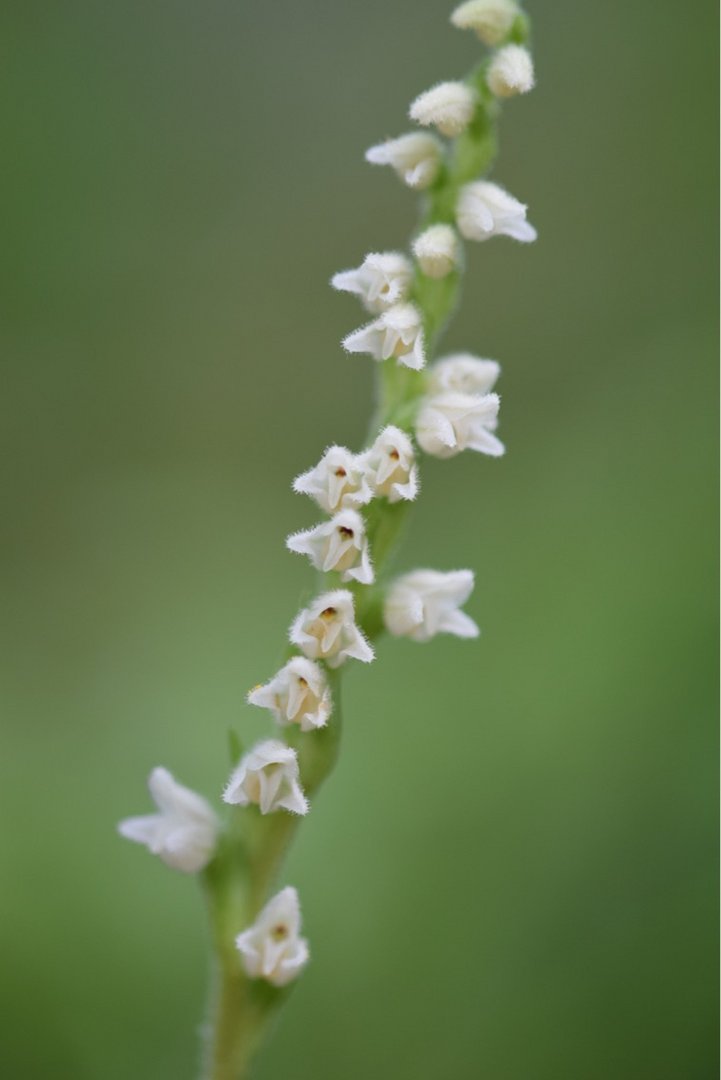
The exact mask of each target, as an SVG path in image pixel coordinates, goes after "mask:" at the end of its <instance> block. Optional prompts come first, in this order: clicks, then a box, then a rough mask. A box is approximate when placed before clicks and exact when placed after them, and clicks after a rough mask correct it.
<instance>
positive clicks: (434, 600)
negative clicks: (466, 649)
mask: <svg viewBox="0 0 721 1080" xmlns="http://www.w3.org/2000/svg"><path fill="white" fill-rule="evenodd" d="M472 591H473V573H472V571H471V570H453V571H451V572H450V573H447V574H444V573H441V572H440V571H438V570H414V571H413V572H412V573H410V574H405V575H404V576H403V577H401V578H398V579H397V580H396V581H394V582H393V583H392V585H391V586H390V588H389V590H388V595H387V597H386V602H385V609H384V617H385V624H386V626H387V627H388V629H389V630H390V632H391V634H395V635H396V636H398V637H409V638H412V639H413V641H430V639H431V638H432V637H435V635H436V634H455V635H456V637H460V638H474V637H478V634H479V630H478V627H477V626H476V624H475V623H474V621H473V619H471V618H470V616H468V615H466V613H465V612H464V611H460V610H459V608H460V607H461V605H462V604H465V602H466V600H467V599H468V597H469V596H470V595H471V593H472Z"/></svg>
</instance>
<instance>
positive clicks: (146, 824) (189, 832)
mask: <svg viewBox="0 0 721 1080" xmlns="http://www.w3.org/2000/svg"><path fill="white" fill-rule="evenodd" d="M148 788H149V789H150V794H151V795H152V797H153V802H154V803H155V805H156V806H157V808H158V810H159V811H160V812H159V813H157V814H149V815H148V816H147V817H133V818H126V819H125V821H121V822H120V824H119V825H118V832H119V833H120V835H121V836H124V837H125V838H126V839H127V840H134V841H135V843H136V844H145V846H146V847H147V848H148V850H149V851H151V852H152V853H153V855H159V856H160V858H161V859H162V860H163V862H164V863H165V864H166V865H167V866H171V867H172V868H173V869H174V870H183V871H184V872H185V873H186V874H196V873H198V871H199V870H202V869H203V868H204V867H205V866H206V865H207V864H208V863H209V862H210V860H211V858H212V856H213V852H214V851H215V843H216V839H217V835H218V819H217V818H216V816H215V814H214V812H213V810H212V808H211V807H210V805H209V804H208V803H207V802H206V801H205V799H204V798H203V797H202V796H201V795H198V794H196V792H194V791H191V790H190V788H186V787H183V785H182V784H179V783H178V781H177V780H175V779H174V777H173V776H172V775H171V774H170V773H169V772H168V770H167V769H163V768H157V769H153V771H152V772H151V774H150V776H149V778H148Z"/></svg>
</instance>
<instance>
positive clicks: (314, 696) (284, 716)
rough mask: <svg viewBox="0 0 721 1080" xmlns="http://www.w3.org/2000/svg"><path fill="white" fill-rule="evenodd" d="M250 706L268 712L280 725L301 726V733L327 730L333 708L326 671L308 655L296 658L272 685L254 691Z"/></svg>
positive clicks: (278, 674)
mask: <svg viewBox="0 0 721 1080" xmlns="http://www.w3.org/2000/svg"><path fill="white" fill-rule="evenodd" d="M248 703H249V704H250V705H257V706H258V707H259V708H261V709H269V710H270V711H271V712H272V713H273V716H274V717H275V719H276V720H277V721H278V723H279V724H298V725H299V726H300V730H301V731H314V730H315V729H316V728H320V727H324V726H325V724H327V723H328V718H329V716H330V714H331V709H332V702H331V694H330V688H329V686H328V680H327V679H326V676H325V672H324V671H323V668H322V667H321V666H320V665H319V664H316V663H314V662H313V661H312V660H308V659H307V658H306V657H305V656H294V657H293V658H292V660H289V661H288V663H287V664H286V665H285V666H284V667H282V668H281V669H280V671H279V672H277V674H276V675H274V676H273V678H272V679H271V680H270V682H268V683H266V684H265V685H264V686H256V687H255V688H254V689H253V690H251V691H250V693H249V694H248Z"/></svg>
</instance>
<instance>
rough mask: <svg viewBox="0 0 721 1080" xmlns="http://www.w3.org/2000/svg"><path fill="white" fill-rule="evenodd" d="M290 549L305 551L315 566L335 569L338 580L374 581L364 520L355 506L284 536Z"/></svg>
mask: <svg viewBox="0 0 721 1080" xmlns="http://www.w3.org/2000/svg"><path fill="white" fill-rule="evenodd" d="M286 544H287V545H288V548H289V550H290V551H295V552H297V553H298V554H299V555H307V556H308V558H309V559H310V561H311V563H312V564H313V566H314V567H315V568H316V570H322V571H323V573H324V574H327V573H328V571H329V570H335V571H336V573H338V574H340V575H341V580H342V581H358V582H360V584H361V585H370V584H372V582H373V581H374V574H373V567H372V566H371V561H370V554H369V552H368V540H367V537H366V529H365V522H364V521H363V518H362V517H361V516H360V514H359V513H358V511H357V510H340V511H339V512H338V513H337V514H336V515H335V517H332V518H331V519H330V521H323V522H321V524H320V525H316V526H315V528H313V529H305V530H304V531H303V532H297V533H293V534H292V536H289V537H288V539H287V540H286Z"/></svg>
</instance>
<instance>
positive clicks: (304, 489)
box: [293, 446, 373, 514]
mask: <svg viewBox="0 0 721 1080" xmlns="http://www.w3.org/2000/svg"><path fill="white" fill-rule="evenodd" d="M293 491H297V492H298V494H300V495H310V497H311V498H312V499H315V501H316V502H317V503H318V506H320V508H321V510H325V512H326V514H333V513H335V511H336V510H339V509H341V508H344V509H346V508H351V509H352V508H354V507H358V506H365V504H366V503H368V502H370V500H371V499H372V497H373V493H372V491H371V490H370V488H369V487H368V484H367V482H366V478H365V473H364V471H363V460H362V458H361V457H360V455H358V454H352V453H351V452H350V450H346V448H345V447H344V446H330V447H329V448H328V449H327V450H326V452H325V453H324V454H323V457H322V458H321V459H320V461H319V462H318V464H317V465H315V466H314V467H313V468H312V469H309V470H308V472H304V473H301V475H300V476H297V477H296V478H295V480H294V481H293Z"/></svg>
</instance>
